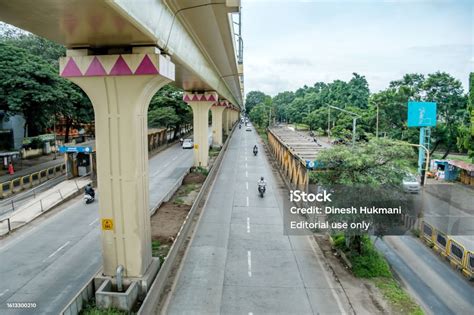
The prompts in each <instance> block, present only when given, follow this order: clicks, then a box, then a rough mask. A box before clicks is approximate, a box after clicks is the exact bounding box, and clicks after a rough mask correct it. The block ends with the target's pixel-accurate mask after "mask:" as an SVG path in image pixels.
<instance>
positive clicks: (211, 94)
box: [0, 0, 243, 280]
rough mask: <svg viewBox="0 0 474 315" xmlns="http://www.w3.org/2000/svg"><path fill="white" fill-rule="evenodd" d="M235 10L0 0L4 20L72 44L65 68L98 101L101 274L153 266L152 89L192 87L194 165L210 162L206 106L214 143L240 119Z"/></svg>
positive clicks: (204, 5)
mask: <svg viewBox="0 0 474 315" xmlns="http://www.w3.org/2000/svg"><path fill="white" fill-rule="evenodd" d="M239 11H240V1H239V0H224V1H222V0H220V1H216V0H193V1H190V0H141V1H132V0H37V1H30V0H17V1H9V0H0V20H2V21H4V22H6V23H9V24H12V25H15V26H17V27H20V28H22V29H25V30H27V31H30V32H32V33H35V34H37V35H39V36H42V37H45V38H47V39H50V40H53V41H55V42H58V43H61V44H64V45H65V46H66V47H67V54H66V57H64V58H61V60H60V75H61V76H63V77H65V78H67V79H69V80H71V81H72V82H74V83H75V84H77V85H78V86H80V87H81V88H82V89H83V90H84V92H85V93H86V94H87V95H88V96H89V98H90V99H91V101H92V104H93V107H94V112H95V122H96V143H97V169H98V189H99V191H100V200H99V206H100V210H99V211H100V218H101V219H102V223H103V225H102V232H101V239H102V252H103V274H104V275H105V276H108V277H113V276H114V275H115V272H116V269H117V267H118V266H120V265H122V266H123V267H124V275H125V277H126V278H129V279H137V280H140V279H149V278H150V277H153V273H156V269H157V264H156V261H155V262H154V260H153V259H152V255H151V239H150V238H151V237H150V218H149V215H148V208H147V205H148V199H149V196H148V160H147V140H146V135H147V109H148V105H149V102H150V100H151V98H152V96H153V95H154V94H155V93H156V92H157V91H158V90H159V89H160V88H161V87H163V86H164V85H166V84H168V83H170V82H174V84H175V85H177V86H178V87H181V88H183V89H184V90H185V91H186V92H185V93H184V96H183V99H184V101H186V102H187V103H188V104H189V105H190V107H191V108H192V110H193V115H194V137H195V150H194V152H195V156H194V164H195V165H196V166H202V167H207V161H208V145H207V120H208V111H209V109H211V110H212V114H213V115H212V118H213V127H212V128H213V142H214V144H215V145H220V144H222V132H221V130H222V129H224V132H228V130H229V128H230V127H231V125H232V124H234V123H235V122H236V121H237V119H238V112H239V111H240V110H241V109H242V108H243V97H242V95H243V86H242V85H243V70H242V69H243V67H242V62H241V60H242V59H241V52H240V56H237V55H236V49H235V46H236V45H235V40H236V37H235V33H234V28H233V25H234V24H235V23H234V21H233V19H232V13H239ZM238 39H239V41H240V40H241V38H240V34H238ZM238 60H239V62H238Z"/></svg>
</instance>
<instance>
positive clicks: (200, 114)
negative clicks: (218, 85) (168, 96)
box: [183, 92, 218, 168]
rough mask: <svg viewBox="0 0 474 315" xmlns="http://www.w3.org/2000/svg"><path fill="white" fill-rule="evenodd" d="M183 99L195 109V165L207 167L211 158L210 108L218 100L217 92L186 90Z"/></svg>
mask: <svg viewBox="0 0 474 315" xmlns="http://www.w3.org/2000/svg"><path fill="white" fill-rule="evenodd" d="M183 100H184V101H185V102H186V103H188V105H189V106H191V108H192V109H193V133H194V166H201V167H204V168H207V166H208V160H209V109H210V108H211V106H212V105H213V104H214V103H216V102H217V100H218V95H217V93H216V92H205V93H204V94H196V93H189V92H185V93H184V95H183Z"/></svg>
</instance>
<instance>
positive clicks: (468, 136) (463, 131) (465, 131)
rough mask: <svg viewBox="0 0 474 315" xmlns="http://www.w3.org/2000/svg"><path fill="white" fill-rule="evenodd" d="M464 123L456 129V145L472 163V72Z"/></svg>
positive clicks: (473, 74) (473, 104) (473, 86)
mask: <svg viewBox="0 0 474 315" xmlns="http://www.w3.org/2000/svg"><path fill="white" fill-rule="evenodd" d="M466 116H467V118H466V122H465V123H463V124H461V125H459V127H458V138H457V145H458V149H459V150H461V151H462V150H465V151H467V153H468V154H469V157H471V158H472V162H473V163H474V72H471V74H470V75H469V97H468V106H467V112H466Z"/></svg>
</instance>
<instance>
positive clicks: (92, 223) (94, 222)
mask: <svg viewBox="0 0 474 315" xmlns="http://www.w3.org/2000/svg"><path fill="white" fill-rule="evenodd" d="M97 221H99V218H97V219H95V220H94V221H92V222H91V223H89V226H90V225H92V224H94V223H96V222H97Z"/></svg>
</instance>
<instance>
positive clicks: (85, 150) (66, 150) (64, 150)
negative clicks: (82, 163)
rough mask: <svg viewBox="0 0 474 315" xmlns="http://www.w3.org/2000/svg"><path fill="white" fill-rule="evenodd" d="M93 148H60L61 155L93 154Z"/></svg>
mask: <svg viewBox="0 0 474 315" xmlns="http://www.w3.org/2000/svg"><path fill="white" fill-rule="evenodd" d="M92 151H93V150H92V148H91V147H66V146H62V147H59V152H60V153H92Z"/></svg>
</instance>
